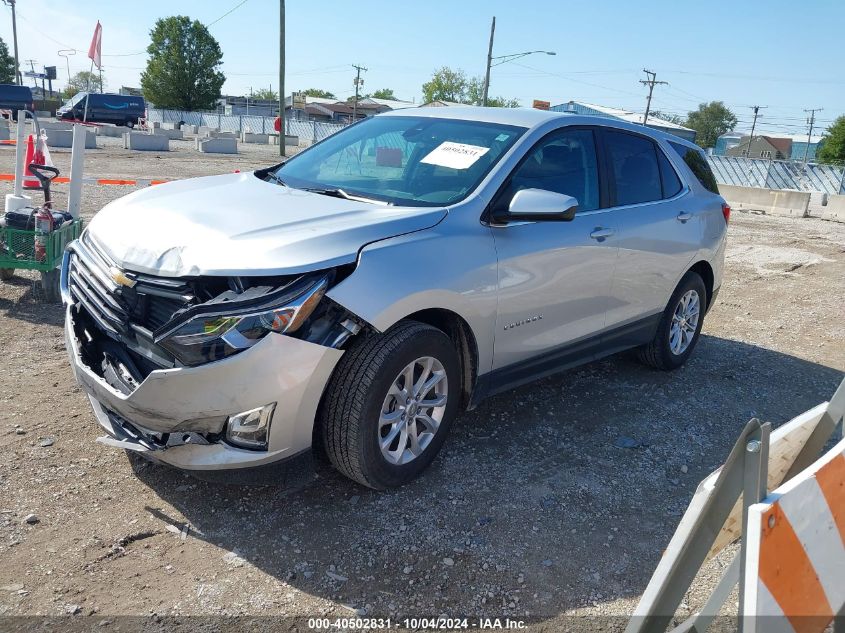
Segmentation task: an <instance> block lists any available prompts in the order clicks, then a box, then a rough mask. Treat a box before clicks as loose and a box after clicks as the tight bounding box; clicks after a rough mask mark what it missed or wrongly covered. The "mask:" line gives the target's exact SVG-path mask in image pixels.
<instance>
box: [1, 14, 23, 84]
mask: <svg viewBox="0 0 845 633" xmlns="http://www.w3.org/2000/svg"><path fill="white" fill-rule="evenodd" d="M3 2H4V3H5V4H8V5H9V6H10V7H12V43H13V45H14V48H15V83H16V84H18V85H19V86H22V85H23V81H22V79H21V65H20V60H19V59H18V20H17V16H16V15H15V2H16V0H3Z"/></svg>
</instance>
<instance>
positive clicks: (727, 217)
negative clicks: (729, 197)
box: [722, 202, 731, 224]
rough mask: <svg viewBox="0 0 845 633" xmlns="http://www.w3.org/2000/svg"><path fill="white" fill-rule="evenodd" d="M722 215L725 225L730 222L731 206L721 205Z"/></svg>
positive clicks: (724, 203)
mask: <svg viewBox="0 0 845 633" xmlns="http://www.w3.org/2000/svg"><path fill="white" fill-rule="evenodd" d="M722 215H723V216H725V224H727V223H728V222H730V221H731V205H729V204H728V203H727V202H723V203H722Z"/></svg>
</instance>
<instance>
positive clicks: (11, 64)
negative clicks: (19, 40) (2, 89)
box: [0, 38, 16, 84]
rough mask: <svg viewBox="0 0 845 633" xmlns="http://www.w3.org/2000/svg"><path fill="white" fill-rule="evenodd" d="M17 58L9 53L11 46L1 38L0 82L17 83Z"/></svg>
mask: <svg viewBox="0 0 845 633" xmlns="http://www.w3.org/2000/svg"><path fill="white" fill-rule="evenodd" d="M15 70H16V69H15V58H14V57H12V56H11V55H9V47H8V46H6V42H4V41H3V38H0V84H13V83H15Z"/></svg>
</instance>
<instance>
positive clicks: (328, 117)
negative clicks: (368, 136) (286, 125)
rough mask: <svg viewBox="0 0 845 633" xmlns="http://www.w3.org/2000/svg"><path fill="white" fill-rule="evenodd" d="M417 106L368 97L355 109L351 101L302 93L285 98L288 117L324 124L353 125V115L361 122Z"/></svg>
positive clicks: (405, 102) (295, 93) (360, 101)
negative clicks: (371, 117)
mask: <svg viewBox="0 0 845 633" xmlns="http://www.w3.org/2000/svg"><path fill="white" fill-rule="evenodd" d="M415 106H416V104H414V103H411V102H410V101H399V100H394V99H374V98H372V97H367V98H362V99H359V100H358V107H357V108H353V105H352V102H351V101H342V100H340V99H327V98H325V97H311V96H308V95H305V94H302V93H301V92H294V93H293V94H291V95H290V96H289V97H285V114H286V115H287V116H288V117H291V118H293V119H296V120H299V121H321V122H324V123H351V122H352V118H353V113H354V116H355V119H356V120H360V119H365V118H367V117H370V116H374V115H376V114H381V113H382V112H388V111H390V110H400V109H402V108H413V107H415Z"/></svg>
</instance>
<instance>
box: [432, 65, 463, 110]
mask: <svg viewBox="0 0 845 633" xmlns="http://www.w3.org/2000/svg"><path fill="white" fill-rule="evenodd" d="M468 87H469V86H468V80H467V76H466V73H465V72H464V71H462V70H460V69H458V70H452V69H451V68H449V67H448V66H443V67H442V68H439V69H438V70H435V71H434V74H433V75H432V76H431V79H430V80H429V81H427V82H426V83H424V84H423V86H422V92H423V103H430V102H432V101H454V102H455V103H467V101H466V99H467V89H468Z"/></svg>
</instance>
